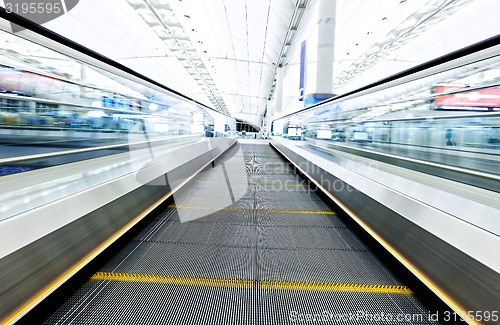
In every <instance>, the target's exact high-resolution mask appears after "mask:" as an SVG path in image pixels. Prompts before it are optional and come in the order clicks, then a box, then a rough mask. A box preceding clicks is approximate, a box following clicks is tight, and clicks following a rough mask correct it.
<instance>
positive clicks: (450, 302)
mask: <svg viewBox="0 0 500 325" xmlns="http://www.w3.org/2000/svg"><path fill="white" fill-rule="evenodd" d="M271 145H272V144H271ZM272 146H273V148H274V149H276V150H277V151H279V152H280V153H281V154H282V155H283V156H284V157H285V158H286V159H287V160H288V161H290V162H291V163H292V164H293V165H294V166H295V167H296V168H297V169H298V170H299V171H300V172H301V173H302V174H303V175H305V176H306V177H307V178H308V179H309V180H310V181H311V182H313V183H314V184H315V185H316V186H317V187H318V188H319V189H320V190H321V191H322V192H323V193H324V194H326V195H327V196H328V197H329V198H330V199H331V200H332V201H333V202H335V204H337V205H338V206H339V207H340V208H341V209H342V210H344V211H345V212H346V213H347V214H348V215H349V217H351V218H352V219H353V220H354V221H356V222H357V223H358V224H359V225H360V226H361V227H362V228H363V229H364V230H365V231H366V232H368V233H369V234H370V235H371V236H372V237H373V238H375V240H377V241H378V242H379V244H381V245H382V246H383V247H384V248H385V249H387V251H389V253H391V254H392V255H393V256H394V257H396V258H397V259H398V260H399V261H400V262H401V263H402V264H403V265H404V266H405V267H406V268H407V269H408V270H410V271H411V272H412V273H413V274H414V275H415V276H416V277H417V278H418V279H419V280H420V281H422V282H423V283H424V284H425V285H426V286H427V287H429V288H430V289H431V290H432V291H433V292H434V293H435V294H436V295H438V296H439V297H440V298H441V299H442V300H443V301H444V302H446V303H447V304H448V306H450V307H451V308H452V309H453V310H455V312H457V314H459V315H463V316H464V317H465V320H466V321H467V323H469V324H479V323H477V322H476V321H474V320H473V319H472V318H471V317H469V316H468V315H467V311H466V310H465V308H463V307H461V306H460V305H459V304H458V303H456V302H455V301H454V300H453V299H452V298H450V297H449V296H448V295H447V294H446V293H445V292H443V291H441V289H440V288H439V287H438V286H437V285H435V284H434V282H432V281H431V280H430V279H429V278H428V277H427V276H426V275H425V274H424V273H422V272H421V271H420V270H419V269H418V268H417V267H416V266H414V265H413V264H412V263H411V262H410V261H408V260H407V259H406V258H405V257H404V256H403V255H401V254H399V252H398V251H397V250H396V249H395V248H394V247H392V246H391V245H390V244H389V243H388V242H387V241H385V240H384V239H383V238H382V237H381V236H379V235H378V233H377V232H375V231H374V230H373V229H372V228H371V227H370V226H368V225H367V224H366V223H365V222H364V221H363V220H361V219H360V218H359V217H358V216H357V215H356V214H355V213H354V212H352V211H351V210H350V209H349V208H348V207H346V206H345V205H344V204H343V203H342V202H341V201H340V200H338V199H337V198H336V197H335V196H333V195H332V194H331V193H330V192H329V191H328V190H327V189H326V188H324V187H323V186H322V185H321V184H320V183H319V182H318V181H316V180H315V179H314V178H313V177H311V176H310V175H309V174H308V173H307V172H306V171H305V170H303V169H302V168H301V167H300V166H297V164H295V163H294V162H293V161H292V160H291V159H290V158H289V157H288V156H287V155H285V154H284V153H283V152H282V151H281V150H279V149H278V148H277V147H276V146H274V145H272Z"/></svg>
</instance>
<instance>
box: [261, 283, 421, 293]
mask: <svg viewBox="0 0 500 325" xmlns="http://www.w3.org/2000/svg"><path fill="white" fill-rule="evenodd" d="M260 287H261V288H264V289H280V290H302V291H347V292H373V293H395V294H405V295H410V294H412V291H411V290H410V288H408V287H406V286H397V285H386V284H359V283H321V282H283V281H261V282H260Z"/></svg>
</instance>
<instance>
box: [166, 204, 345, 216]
mask: <svg viewBox="0 0 500 325" xmlns="http://www.w3.org/2000/svg"><path fill="white" fill-rule="evenodd" d="M168 207H169V208H170V209H199V210H214V209H218V210H223V211H253V210H255V211H257V212H264V213H265V212H268V213H300V214H336V213H335V212H333V211H316V210H289V209H249V208H230V207H226V208H219V207H213V206H198V205H174V204H171V205H169V206H168Z"/></svg>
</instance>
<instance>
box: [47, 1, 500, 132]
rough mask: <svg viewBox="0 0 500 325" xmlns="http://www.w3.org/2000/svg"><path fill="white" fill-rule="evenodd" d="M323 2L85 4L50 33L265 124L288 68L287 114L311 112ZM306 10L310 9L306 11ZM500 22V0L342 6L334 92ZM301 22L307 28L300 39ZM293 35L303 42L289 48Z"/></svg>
mask: <svg viewBox="0 0 500 325" xmlns="http://www.w3.org/2000/svg"><path fill="white" fill-rule="evenodd" d="M318 2H319V0H204V1H200V0H182V1H178V0H177V1H167V0H127V1H123V0H100V1H98V2H95V1H80V3H79V4H78V5H77V6H76V7H75V8H74V9H73V10H71V11H70V12H69V13H68V14H67V15H64V16H62V17H60V18H58V19H56V20H54V21H51V22H49V23H47V27H49V28H50V29H52V30H54V31H56V32H58V33H60V34H62V35H63V36H66V37H68V38H71V39H73V40H75V41H77V42H79V43H81V44H83V45H85V46H87V47H89V48H91V49H93V50H95V51H98V52H100V53H103V54H104V55H106V56H109V57H111V58H112V59H115V60H117V61H119V62H121V63H123V64H126V65H128V66H130V67H132V68H133V69H135V70H137V71H138V72H140V73H143V74H145V75H147V76H148V77H150V78H152V79H155V80H157V81H159V82H161V83H164V84H165V85H166V86H169V87H171V88H173V89H175V90H177V91H179V92H181V93H185V94H186V95H188V96H190V97H193V98H195V99H197V100H199V101H200V102H203V103H205V104H207V105H209V106H212V107H215V108H216V109H220V110H221V111H224V110H226V109H227V111H228V112H230V113H231V115H233V116H244V117H245V118H246V119H247V120H252V121H254V122H255V121H259V115H260V114H262V113H263V112H265V111H266V105H268V104H269V100H268V99H269V96H271V95H273V94H274V92H273V89H274V85H275V82H274V79H275V73H276V68H277V64H278V63H279V62H283V64H284V91H283V94H284V100H283V105H284V107H285V111H290V110H296V109H300V108H302V105H303V104H302V103H301V102H299V101H298V74H299V68H298V64H299V54H300V43H301V42H302V41H303V40H307V42H308V50H307V61H308V67H307V70H308V73H307V84H308V86H309V87H310V89H312V88H311V87H314V77H315V69H314V64H315V61H316V59H315V55H316V49H315V43H316V40H317V18H316V17H317V8H318ZM302 5H305V9H298V8H297V7H300V6H302ZM109 13H113V14H109ZM298 13H300V14H302V13H303V16H302V15H299V16H297V14H298ZM499 14H500V1H496V0H474V1H471V0H384V1H373V0H337V15H336V33H335V52H334V53H335V55H334V60H335V62H334V69H333V72H332V73H333V76H334V83H333V85H332V89H334V92H342V91H345V90H346V89H353V88H354V87H357V86H359V85H363V84H366V83H367V82H370V81H374V78H381V77H382V76H384V75H387V73H393V72H397V71H396V70H401V69H405V68H408V67H410V66H412V65H415V64H418V63H420V62H422V61H424V60H428V59H431V58H432V57H435V56H437V55H442V54H444V53H446V52H449V51H451V50H454V49H457V48H459V47H462V46H465V45H468V44H471V43H473V42H475V41H479V40H480V39H482V38H485V37H486V36H488V35H493V34H496V33H498V30H500V23H499V22H500V20H498V16H499ZM294 17H300V18H301V24H300V25H298V29H297V30H296V31H293V32H292V31H289V27H291V25H293V23H292V22H294V19H295V18H294ZM478 17H481V19H478ZM68 26H71V28H68ZM287 35H288V36H287ZM291 36H293V43H292V44H290V46H284V45H285V44H284V43H285V40H286V38H287V37H291ZM172 37H174V38H172ZM280 54H284V55H285V59H283V60H282V59H280ZM214 94H216V95H217V94H219V95H220V96H222V98H223V103H222V105H221V106H220V107H218V106H216V103H215V102H214V101H211V100H210V99H209V97H212V96H213V95H214ZM252 115H254V116H253V117H252Z"/></svg>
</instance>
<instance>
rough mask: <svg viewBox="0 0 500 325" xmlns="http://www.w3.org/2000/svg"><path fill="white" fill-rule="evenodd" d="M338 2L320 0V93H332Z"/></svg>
mask: <svg viewBox="0 0 500 325" xmlns="http://www.w3.org/2000/svg"><path fill="white" fill-rule="evenodd" d="M336 3H337V0H319V5H318V10H319V11H318V54H317V55H318V56H317V63H316V91H315V93H318V94H330V93H332V77H333V43H334V39H335V11H336Z"/></svg>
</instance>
